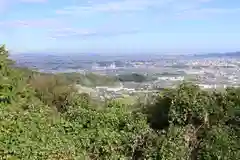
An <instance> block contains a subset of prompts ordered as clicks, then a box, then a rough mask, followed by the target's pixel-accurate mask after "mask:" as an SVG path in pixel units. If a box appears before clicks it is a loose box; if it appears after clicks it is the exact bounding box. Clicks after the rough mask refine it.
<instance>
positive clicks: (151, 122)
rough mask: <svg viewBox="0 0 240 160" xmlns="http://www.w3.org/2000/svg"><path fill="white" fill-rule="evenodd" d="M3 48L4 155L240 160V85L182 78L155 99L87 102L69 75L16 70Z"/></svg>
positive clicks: (64, 159) (0, 108)
mask: <svg viewBox="0 0 240 160" xmlns="http://www.w3.org/2000/svg"><path fill="white" fill-rule="evenodd" d="M12 63H13V62H12V61H11V60H9V59H8V52H7V51H6V49H5V47H4V46H2V47H1V48H0V159H9V160H10V159H11V160H18V159H19V160H35V159H36V160H41V159H42V160H46V159H49V160H74V159H76V160H82V159H83V160H84V159H86V160H88V159H106V160H109V159H111V160H114V159H116V160H117V159H136V160H138V159H159V160H187V159H189V160H198V159H199V160H237V159H240V150H239V148H240V139H239V138H240V137H239V136H240V130H239V127H240V89H235V88H228V89H226V90H225V91H224V92H221V93H220V92H215V91H213V92H209V91H204V90H201V89H200V88H199V87H198V86H195V85H193V84H188V83H182V84H181V85H180V86H179V87H178V88H176V89H172V90H165V91H163V92H161V93H159V95H158V97H157V98H156V99H155V100H154V104H153V105H143V104H135V105H123V104H120V103H118V102H117V101H111V102H107V103H106V105H105V107H101V108H99V107H97V106H95V105H91V103H89V101H90V97H88V95H87V94H78V93H77V92H76V90H75V89H74V86H72V84H69V83H67V82H66V81H65V80H64V79H63V78H58V77H55V76H53V77H51V76H50V77H49V76H39V75H36V74H35V73H31V74H27V75H26V71H25V70H22V69H17V68H13V67H11V66H12Z"/></svg>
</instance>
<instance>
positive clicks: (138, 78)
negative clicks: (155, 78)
mask: <svg viewBox="0 0 240 160" xmlns="http://www.w3.org/2000/svg"><path fill="white" fill-rule="evenodd" d="M118 79H119V80H120V81H123V82H128V81H132V82H144V81H146V80H147V77H145V76H144V75H141V74H137V73H132V74H123V75H119V76H118Z"/></svg>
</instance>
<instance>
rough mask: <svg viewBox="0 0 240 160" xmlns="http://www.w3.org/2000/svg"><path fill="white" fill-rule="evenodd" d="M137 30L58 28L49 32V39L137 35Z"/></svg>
mask: <svg viewBox="0 0 240 160" xmlns="http://www.w3.org/2000/svg"><path fill="white" fill-rule="evenodd" d="M138 32H139V30H138V29H126V30H124V29H117V28H111V29H110V28H104V29H102V28H98V29H80V28H59V29H54V30H50V31H49V35H50V38H52V39H58V38H69V37H70V38H73V37H77V38H83V37H93V36H95V37H96V36H97V37H100V36H104V37H106V36H117V35H123V34H135V33H138Z"/></svg>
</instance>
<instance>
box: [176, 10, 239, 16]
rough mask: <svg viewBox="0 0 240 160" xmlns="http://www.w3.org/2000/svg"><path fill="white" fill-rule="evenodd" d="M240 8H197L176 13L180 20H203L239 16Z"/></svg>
mask: <svg viewBox="0 0 240 160" xmlns="http://www.w3.org/2000/svg"><path fill="white" fill-rule="evenodd" d="M239 13H240V8H231V9H229V8H198V9H190V10H185V11H183V12H179V13H177V16H178V17H180V18H205V17H211V16H214V15H229V14H239Z"/></svg>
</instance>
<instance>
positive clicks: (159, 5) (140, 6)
mask: <svg viewBox="0 0 240 160" xmlns="http://www.w3.org/2000/svg"><path fill="white" fill-rule="evenodd" d="M210 1H211V0H115V1H114V0H111V1H108V2H104V3H103V2H102V3H99V1H94V2H90V3H88V4H87V5H84V6H83V5H73V6H67V7H65V8H63V9H59V10H57V11H56V13H57V14H71V15H79V14H80V15H81V14H83V13H92V12H134V11H144V10H148V9H150V8H151V9H172V8H174V7H175V8H177V7H176V6H179V5H180V6H182V7H183V8H184V7H185V8H186V7H189V6H191V7H195V6H197V5H200V4H201V3H207V2H210Z"/></svg>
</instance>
